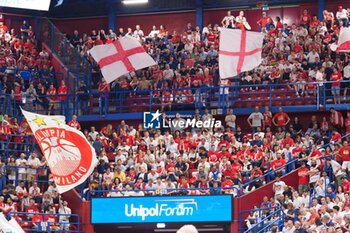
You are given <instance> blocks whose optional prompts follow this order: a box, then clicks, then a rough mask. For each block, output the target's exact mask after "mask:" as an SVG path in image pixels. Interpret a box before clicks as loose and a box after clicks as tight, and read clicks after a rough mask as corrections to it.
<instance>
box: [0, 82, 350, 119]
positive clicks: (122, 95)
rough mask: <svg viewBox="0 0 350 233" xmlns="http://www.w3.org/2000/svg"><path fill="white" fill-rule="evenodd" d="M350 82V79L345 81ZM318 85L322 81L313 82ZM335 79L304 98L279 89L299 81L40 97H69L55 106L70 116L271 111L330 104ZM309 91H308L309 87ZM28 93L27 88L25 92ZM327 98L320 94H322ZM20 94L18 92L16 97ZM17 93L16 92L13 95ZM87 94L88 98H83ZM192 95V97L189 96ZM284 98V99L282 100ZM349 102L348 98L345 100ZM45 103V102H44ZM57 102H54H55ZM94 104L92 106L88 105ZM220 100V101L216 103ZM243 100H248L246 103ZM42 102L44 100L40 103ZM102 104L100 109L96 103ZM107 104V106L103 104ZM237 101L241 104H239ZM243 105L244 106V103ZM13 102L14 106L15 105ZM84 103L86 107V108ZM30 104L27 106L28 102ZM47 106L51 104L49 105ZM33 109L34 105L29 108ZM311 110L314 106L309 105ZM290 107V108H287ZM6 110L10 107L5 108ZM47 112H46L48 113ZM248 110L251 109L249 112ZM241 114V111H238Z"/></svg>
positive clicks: (14, 112)
mask: <svg viewBox="0 0 350 233" xmlns="http://www.w3.org/2000/svg"><path fill="white" fill-rule="evenodd" d="M342 82H349V81H342ZM312 83H314V84H316V85H319V84H320V83H317V82H312ZM331 83H332V82H324V83H322V84H323V86H324V88H316V89H315V90H314V91H315V92H314V93H315V95H310V96H309V97H308V98H300V97H298V96H297V95H296V90H294V89H293V88H292V89H288V90H287V91H286V90H285V89H284V90H282V89H276V88H278V87H285V88H289V86H294V85H297V84H295V83H286V84H258V85H254V86H253V85H233V86H228V87H225V89H228V90H230V91H231V92H232V93H233V94H232V95H227V94H225V93H223V91H222V88H223V87H220V86H215V87H207V86H200V87H196V88H194V87H188V88H168V89H156V90H153V89H148V90H137V89H136V90H130V89H126V90H123V89H117V90H113V91H110V92H99V91H90V92H89V91H88V93H84V94H76V93H70V92H69V93H67V94H56V95H46V94H44V95H40V96H39V97H40V98H46V99H48V100H49V99H50V98H52V97H56V98H57V97H65V99H66V101H65V102H64V103H63V102H62V101H59V100H58V101H57V102H55V104H56V105H55V106H54V109H55V110H56V111H60V114H64V115H66V117H68V118H69V117H70V116H71V115H73V114H79V115H99V116H100V117H102V116H103V115H105V116H106V115H109V116H113V115H112V114H113V113H130V111H132V112H145V111H156V110H157V109H161V108H163V107H167V106H168V105H169V106H170V105H171V106H172V109H173V111H174V110H175V111H181V110H185V109H187V110H194V109H195V108H202V107H203V106H209V103H214V105H212V106H211V107H214V108H216V109H221V110H222V111H221V112H222V113H225V112H226V109H227V108H232V107H234V108H235V109H236V110H237V111H243V112H245V111H244V110H243V109H244V108H247V109H246V110H248V109H249V108H251V107H252V105H257V106H262V99H261V98H263V99H264V100H266V103H267V104H268V106H269V107H270V109H271V111H273V112H274V111H275V110H276V109H275V108H274V107H278V106H283V105H286V106H288V105H291V103H292V101H293V100H295V104H294V105H293V106H298V105H299V106H303V105H305V104H306V105H308V106H310V105H312V106H314V108H313V109H314V110H315V111H316V110H317V109H320V108H321V107H322V106H323V107H325V108H326V106H327V105H329V103H328V101H326V100H328V99H333V96H331V95H330V94H329V93H331V92H330V89H328V88H329V87H326V84H330V85H331ZM245 87H254V91H251V92H249V93H248V92H245V91H239V90H240V89H242V88H243V89H244V88H245ZM266 87H268V89H266ZM167 90H168V91H170V92H172V94H173V97H172V100H170V101H169V102H166V103H165V102H164V99H163V95H162V94H163V93H162V92H163V91H167ZM178 91H182V97H184V99H182V100H183V101H184V102H181V101H180V102H179V101H178V100H177V95H176V94H177V93H178ZM305 92H306V91H305ZM21 94H22V95H25V92H23V93H21ZM322 94H323V95H325V94H327V95H326V96H323V98H319V99H318V96H321V95H322ZM8 96H10V95H5V94H3V95H0V98H4V97H8ZM16 96H17V97H18V95H15V97H16ZM11 97H13V96H11ZM81 97H84V98H81ZM188 97H190V98H188ZM18 101H19V100H18V99H12V98H5V106H7V105H9V107H10V110H13V114H10V115H13V116H17V115H19V114H20V112H19V111H18V110H17V105H18V104H21V103H19V102H18ZM281 101H282V102H281ZM344 103H345V102H344ZM41 104H42V103H41ZM52 104H54V103H52ZM89 104H90V107H88V105H89ZM215 104H216V105H215ZM242 104H245V106H243V105H242ZM38 105H39V106H40V103H38ZM97 105H99V108H98V111H97V109H96V108H95V107H97ZM102 105H103V106H102ZM130 105H132V106H133V108H132V109H133V110H130ZM236 105H237V106H236ZM239 105H242V106H243V107H240V106H239ZM11 106H12V107H11ZM82 106H84V109H82ZM329 106H332V107H334V106H335V107H337V106H339V108H342V109H344V108H346V107H347V104H341V105H332V104H330V105H329ZM24 108H26V106H24ZM46 108H47V106H46ZM28 110H30V109H28ZM309 110H310V109H309ZM43 111H45V112H47V109H43ZM286 111H288V109H287V110H286ZM4 112H5V113H6V111H4ZM45 112H44V113H45ZM245 113H247V112H245ZM236 114H237V112H236Z"/></svg>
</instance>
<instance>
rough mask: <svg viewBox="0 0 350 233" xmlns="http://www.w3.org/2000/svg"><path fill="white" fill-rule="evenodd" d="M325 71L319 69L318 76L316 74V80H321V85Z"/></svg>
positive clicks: (321, 84)
mask: <svg viewBox="0 0 350 233" xmlns="http://www.w3.org/2000/svg"><path fill="white" fill-rule="evenodd" d="M323 75H324V74H323V73H322V72H320V71H319V70H318V71H317V72H316V76H315V78H316V82H320V86H323V81H324V80H323Z"/></svg>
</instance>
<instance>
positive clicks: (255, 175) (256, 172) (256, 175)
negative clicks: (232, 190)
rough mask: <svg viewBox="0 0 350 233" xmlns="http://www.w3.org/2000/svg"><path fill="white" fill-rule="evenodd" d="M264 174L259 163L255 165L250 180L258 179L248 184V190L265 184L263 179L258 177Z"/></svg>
mask: <svg viewBox="0 0 350 233" xmlns="http://www.w3.org/2000/svg"><path fill="white" fill-rule="evenodd" d="M262 175H263V173H262V171H261V170H260V169H259V167H258V166H257V165H255V166H254V168H253V170H252V171H251V172H250V177H249V180H250V181H252V180H254V179H256V180H255V181H253V182H251V183H250V184H249V186H248V191H252V190H253V189H257V188H259V187H261V186H262V185H263V181H262V179H257V178H259V177H261V176H262Z"/></svg>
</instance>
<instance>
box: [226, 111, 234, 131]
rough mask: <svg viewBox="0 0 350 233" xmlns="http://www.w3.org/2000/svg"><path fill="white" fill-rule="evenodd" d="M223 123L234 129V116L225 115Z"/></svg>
mask: <svg viewBox="0 0 350 233" xmlns="http://www.w3.org/2000/svg"><path fill="white" fill-rule="evenodd" d="M225 122H226V125H228V126H229V127H231V128H236V116H235V115H233V114H231V115H227V116H226V117H225Z"/></svg>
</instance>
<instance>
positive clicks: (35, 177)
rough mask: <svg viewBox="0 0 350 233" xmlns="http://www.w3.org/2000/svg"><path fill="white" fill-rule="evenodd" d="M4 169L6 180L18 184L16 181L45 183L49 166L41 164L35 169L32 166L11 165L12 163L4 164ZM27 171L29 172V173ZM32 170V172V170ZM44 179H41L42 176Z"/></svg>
mask: <svg viewBox="0 0 350 233" xmlns="http://www.w3.org/2000/svg"><path fill="white" fill-rule="evenodd" d="M4 169H5V171H6V175H7V176H8V178H7V180H8V181H10V182H13V183H15V185H16V186H17V185H18V182H20V181H24V182H33V181H35V182H37V183H44V184H47V182H48V174H49V168H48V167H47V166H41V167H39V168H37V169H35V168H32V167H30V166H13V165H5V166H4ZM29 171H30V172H31V173H29ZM33 171H34V172H33ZM44 177H45V178H46V179H42V178H44Z"/></svg>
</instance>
